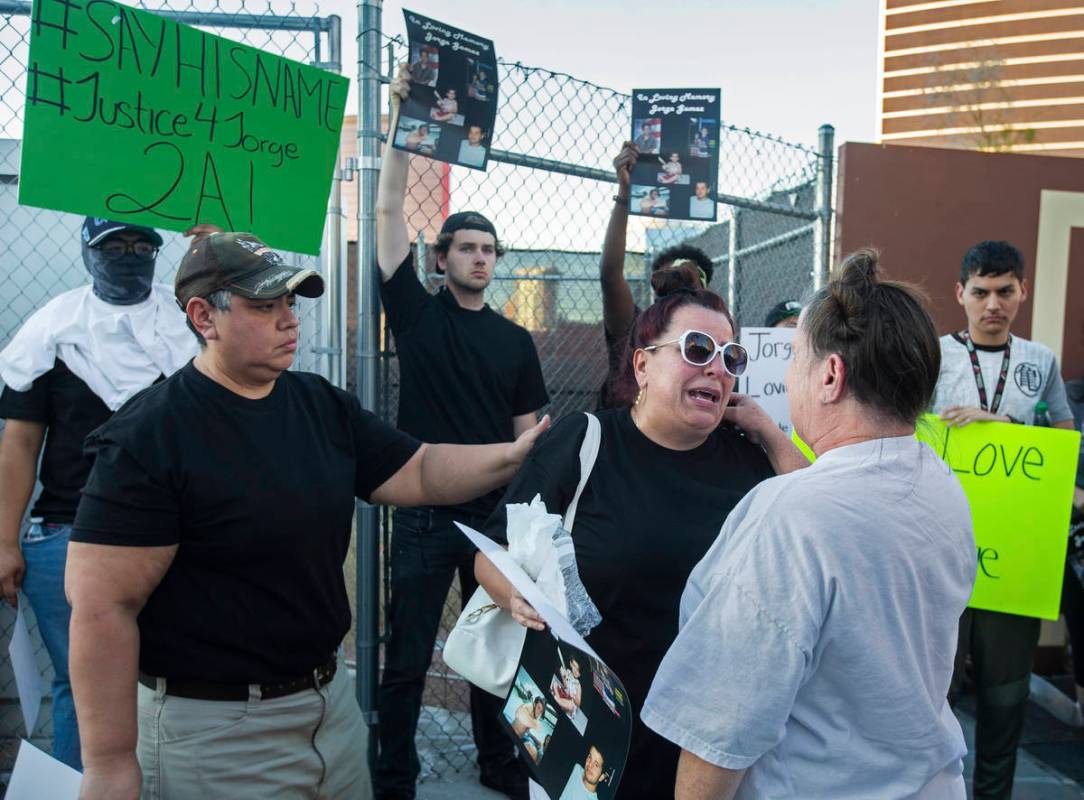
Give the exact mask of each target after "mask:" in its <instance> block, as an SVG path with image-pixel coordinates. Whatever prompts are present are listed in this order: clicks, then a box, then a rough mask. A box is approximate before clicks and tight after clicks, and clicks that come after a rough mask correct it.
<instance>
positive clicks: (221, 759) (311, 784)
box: [137, 664, 372, 800]
mask: <svg viewBox="0 0 1084 800" xmlns="http://www.w3.org/2000/svg"><path fill="white" fill-rule="evenodd" d="M162 684H164V681H162V680H159V687H158V690H157V691H156V690H154V689H149V688H147V687H146V686H143V685H142V684H140V686H139V746H138V748H137V754H138V756H139V765H140V767H141V768H142V770H143V792H142V794H141V796H140V797H141V800H220V799H221V800H270V798H274V800H370V799H371V797H372V788H371V785H370V778H369V769H368V765H367V764H366V752H367V750H368V747H367V743H368V729H367V728H366V726H365V724H364V722H363V721H362V718H361V712H360V711H359V709H358V705H357V701H356V700H355V698H354V692H353V682H352V681H351V680H350V678H349V676H348V675H347V673H346V669H345V668H344V667H343V666H342V665H341V664H340V666H339V669H338V671H337V672H336V673H335V677H334V679H332V681H331V682H330V683H329V684H328V685H327V686H324V687H323V688H321V689H320V690H319V691H317V690H315V689H308V690H305V691H302V692H298V693H296V694H292V695H288V696H286V697H279V698H275V699H273V700H267V701H262V700H260V696H259V694H260V692H259V687H258V686H253V687H252V688H251V692H250V694H249V699H248V700H247V701H245V700H239V701H217V700H190V699H188V698H184V697H171V696H169V695H166V694H164V693H163V692H162Z"/></svg>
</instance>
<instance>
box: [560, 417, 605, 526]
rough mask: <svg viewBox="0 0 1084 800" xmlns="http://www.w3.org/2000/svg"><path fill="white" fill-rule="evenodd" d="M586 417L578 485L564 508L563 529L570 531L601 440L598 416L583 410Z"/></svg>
mask: <svg viewBox="0 0 1084 800" xmlns="http://www.w3.org/2000/svg"><path fill="white" fill-rule="evenodd" d="M583 413H584V416H585V417H587V433H586V434H584V437H583V444H582V445H580V485H579V486H577V487H576V494H574V495H572V502H571V503H569V504H568V508H567V509H566V510H565V519H564V529H565V530H566V531H568V532H569V533H571V532H572V526H573V525H574V524H575V522H576V506H578V505H579V504H580V495H581V494H583V487H584V486H586V485H587V479H588V478H590V477H591V470H592V469H594V467H595V459H596V458H598V446H599V443H600V442H601V441H602V425H600V424H599V421H598V417H596V416H595V415H594V414H592V413H590V412H588V411H584V412H583Z"/></svg>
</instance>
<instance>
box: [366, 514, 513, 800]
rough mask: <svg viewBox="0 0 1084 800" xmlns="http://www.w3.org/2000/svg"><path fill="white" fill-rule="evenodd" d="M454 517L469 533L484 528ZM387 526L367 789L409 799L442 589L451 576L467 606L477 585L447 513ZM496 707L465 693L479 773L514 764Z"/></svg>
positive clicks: (469, 549)
mask: <svg viewBox="0 0 1084 800" xmlns="http://www.w3.org/2000/svg"><path fill="white" fill-rule="evenodd" d="M457 518H458V519H459V521H460V522H463V523H464V524H466V525H470V526H471V527H474V528H480V527H481V526H482V524H483V523H484V521H485V520H484V519H479V518H469V517H464V516H459V517H457ZM392 521H393V526H394V527H393V529H392V537H391V607H390V613H389V617H388V618H389V628H390V630H389V634H390V635H389V638H388V643H387V645H386V646H385V648H384V675H383V678H382V679H381V682H380V698H379V721H380V756H379V758H378V760H377V768H376V775H375V776H374V780H373V783H374V785H375V787H376V789H377V792H378V794H379V793H380V792H382V791H396V792H402V793H404V794H407V795H408V796H412V792H413V790H414V783H415V781H416V780H417V778H418V772H419V771H420V769H421V765H420V763H419V761H418V750H417V748H416V747H415V744H414V735H415V731H416V729H417V727H418V716H419V714H420V713H421V706H422V692H423V691H424V689H425V674H426V672H427V671H428V669H429V665H430V662H431V661H432V660H433V644H434V642H435V641H436V637H437V630H438V628H439V627H440V620H441V617H442V615H443V613H444V602H445V599H446V597H447V595H448V589H449V587H450V586H451V583H452V577H453V576H454V575H455V574H456V571H458V572H459V585H460V586H461V587H462V590H463V592H462V593H463V598H462V603H463V604H466V602H467V600H469V599H470V596H471V595H472V594H473V593H474V590H475V588H476V587H477V585H478V584H477V583H476V582H475V580H474V549H473V546H472V545H471V543H470V542H469V540H468V539H467V537H465V536H464V535H463V534H462V533H460V532H459V529H458V528H456V527H455V526H454V525H453V524H452V517H451V516H450V515H449V514H448V512H446V511H442V510H439V509H433V510H430V509H428V508H404V509H398V510H396V511H395V513H394V515H393V517H392ZM502 705H503V703H502V701H501V699H500V698H498V697H495V696H494V695H491V694H489V693H488V692H484V691H482V690H481V689H478V688H476V687H474V686H471V688H470V709H471V726H472V728H473V732H474V743H475V745H476V746H477V748H478V765H479V766H480V767H481V768H482V769H483V770H487V769H492V768H495V767H499V766H501V765H502V764H505V763H507V762H509V761H511V760H512V759H514V758H515V753H516V751H515V745H514V744H513V742H512V739H511V738H510V737H509V736H508V735H507V734H506V733H505V732H504V731H503V730H502V729H501V727H500V725H499V723H498V721H497V719H498V717H499V715H500V712H501V706H502Z"/></svg>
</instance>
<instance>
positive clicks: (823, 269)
mask: <svg viewBox="0 0 1084 800" xmlns="http://www.w3.org/2000/svg"><path fill="white" fill-rule="evenodd" d="M817 133H818V138H817V153H818V155H819V157H820V163H819V164H818V165H817V186H816V189H815V191H816V200H815V204H816V206H815V207H816V210H817V227H816V231H815V236H814V239H813V241H814V245H813V247H814V252H813V288H814V289H820V288H821V287H822V286H824V284H825V283H827V282H828V273H829V272H831V271H832V188H833V187H832V182H833V181H832V176H833V175H834V174H835V170H834V168H833V167H834V165H835V142H836V129H835V128H833V127H832V126H831V125H821V127H820V130H819V131H818V132H817Z"/></svg>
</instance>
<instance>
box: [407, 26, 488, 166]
mask: <svg viewBox="0 0 1084 800" xmlns="http://www.w3.org/2000/svg"><path fill="white" fill-rule="evenodd" d="M403 16H404V17H406V28H407V39H408V40H409V44H410V61H409V69H410V96H409V97H408V98H407V99H406V100H404V101H403V103H402V106H401V107H400V112H399V121H398V125H397V126H396V129H395V138H394V140H393V142H392V144H393V146H394V147H396V148H397V149H399V150H406V151H408V152H411V153H417V154H419V155H423V156H428V157H429V158H434V159H436V160H438V161H446V162H448V163H449V164H458V165H459V166H461V167H470V168H471V169H480V170H484V169H485V168H486V162H487V161H488V160H489V147H490V142H492V140H493V124H494V122H495V121H496V119H497V89H498V86H497V54H496V52H495V51H494V49H493V42H491V41H490V40H489V39H483V38H482V37H480V36H475V35H474V34H472V33H467V32H466V31H461V30H459V29H458V28H453V27H452V26H451V25H445V24H444V23H443V22H437V21H436V20H433V19H429V18H428V17H423V16H422V15H421V14H415V13H414V12H413V11H406V10H404V11H403Z"/></svg>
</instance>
